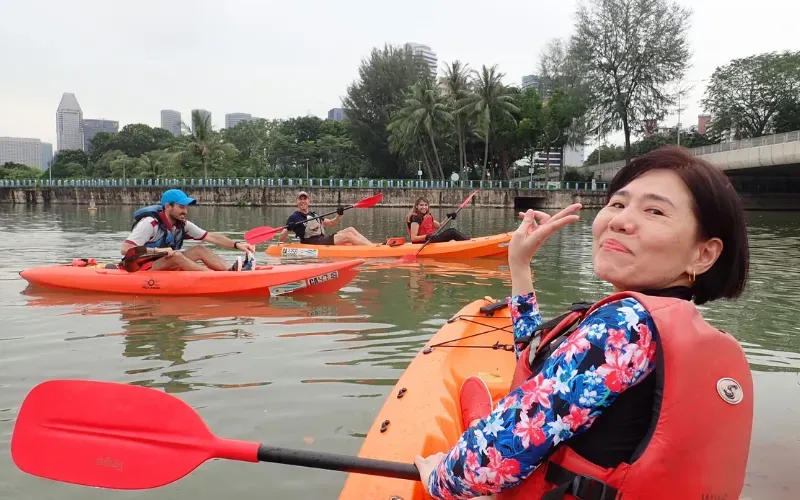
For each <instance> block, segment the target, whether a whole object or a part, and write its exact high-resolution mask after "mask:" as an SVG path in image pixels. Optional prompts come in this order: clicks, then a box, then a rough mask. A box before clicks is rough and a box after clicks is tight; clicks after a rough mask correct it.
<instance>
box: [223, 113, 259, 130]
mask: <svg viewBox="0 0 800 500" xmlns="http://www.w3.org/2000/svg"><path fill="white" fill-rule="evenodd" d="M252 120H253V117H252V116H250V113H228V114H226V115H225V128H232V127H235V126H236V125H237V124H238V123H239V122H249V121H252Z"/></svg>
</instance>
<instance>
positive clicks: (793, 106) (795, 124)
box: [775, 97, 800, 134]
mask: <svg viewBox="0 0 800 500" xmlns="http://www.w3.org/2000/svg"><path fill="white" fill-rule="evenodd" d="M793 130H800V97H796V98H795V99H786V100H785V101H783V102H782V103H781V104H780V106H778V110H777V113H776V115H775V133H776V134H782V133H784V132H792V131H793Z"/></svg>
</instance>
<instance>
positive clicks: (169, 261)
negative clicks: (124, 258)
mask: <svg viewBox="0 0 800 500" xmlns="http://www.w3.org/2000/svg"><path fill="white" fill-rule="evenodd" d="M195 204H197V200H195V199H194V198H190V197H188V196H187V195H186V193H184V192H183V191H181V190H180V189H170V190H168V191H165V192H164V194H163V195H162V196H161V205H160V206H159V205H153V206H149V207H145V208H142V209H139V210H137V211H136V212H135V213H134V219H135V220H136V222H135V223H134V226H133V228H132V229H131V234H130V235H129V236H128V238H127V239H126V240H125V242H124V243H123V244H122V247H121V248H120V252H121V253H122V255H125V254H126V253H127V252H128V250H130V249H131V248H134V247H141V246H144V247H147V253H151V254H152V253H165V254H166V255H165V256H164V257H161V258H160V259H158V260H156V261H153V262H148V263H145V264H144V265H142V267H141V270H142V271H145V270H147V269H153V270H154V271H155V270H158V271H212V270H213V271H242V270H250V269H252V267H253V264H254V261H255V258H254V257H253V255H254V254H255V251H256V249H255V247H254V246H253V245H250V244H249V243H246V242H244V241H233V240H231V239H230V238H228V237H227V236H225V235H222V234H219V233H209V232H208V231H204V230H203V229H201V228H200V227H198V226H197V224H194V223H193V222H191V221H188V220H186V212H187V207H188V206H189V205H195ZM185 239H192V240H198V241H207V242H209V243H213V244H215V245H219V246H221V247H225V248H234V249H236V250H241V251H244V252H246V255H247V262H246V263H245V264H244V265H243V263H242V257H236V262H234V264H233V265H232V266H228V264H227V263H226V262H225V261H224V260H223V259H222V257H220V256H219V255H217V254H215V253H214V252H212V251H211V250H209V249H208V248H206V247H204V246H202V245H197V246H194V247H192V248H189V249H188V250H186V251H184V252H176V250H180V249H181V247H182V246H183V241H184V240H185ZM197 261H202V262H203V263H204V264H205V266H201V265H200V264H198V263H197Z"/></svg>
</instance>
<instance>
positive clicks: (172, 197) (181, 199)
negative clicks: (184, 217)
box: [161, 189, 197, 206]
mask: <svg viewBox="0 0 800 500" xmlns="http://www.w3.org/2000/svg"><path fill="white" fill-rule="evenodd" d="M167 203H177V204H178V205H196V204H197V200H195V199H194V198H189V197H188V196H186V193H184V192H183V191H181V190H180V189H170V190H167V191H164V194H162V195H161V205H162V206H163V205H166V204H167Z"/></svg>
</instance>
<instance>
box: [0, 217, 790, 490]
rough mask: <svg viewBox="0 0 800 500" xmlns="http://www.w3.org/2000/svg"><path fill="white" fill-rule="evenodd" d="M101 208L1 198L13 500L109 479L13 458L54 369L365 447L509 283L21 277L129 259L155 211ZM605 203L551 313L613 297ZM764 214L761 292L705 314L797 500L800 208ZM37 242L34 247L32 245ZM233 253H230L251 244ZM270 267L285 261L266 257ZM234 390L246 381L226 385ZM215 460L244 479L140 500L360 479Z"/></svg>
mask: <svg viewBox="0 0 800 500" xmlns="http://www.w3.org/2000/svg"><path fill="white" fill-rule="evenodd" d="M85 208H86V207H85V206H84V207H78V208H76V207H69V206H54V207H48V208H44V207H25V206H20V205H16V206H9V205H0V251H2V252H3V255H5V258H4V261H3V264H2V266H0V306H2V307H3V319H4V328H3V329H2V330H0V346H1V347H0V363H2V366H3V371H0V389H2V390H0V496H4V495H2V492H3V491H14V492H17V493H18V492H21V491H30V492H31V495H33V496H37V497H41V498H65V499H69V500H73V499H75V500H77V499H85V498H95V497H93V496H91V495H92V494H94V491H93V490H87V489H77V488H76V489H65V488H63V486H62V485H50V484H49V483H48V485H43V482H33V481H29V480H28V478H26V477H24V476H23V475H21V474H19V473H18V471H17V470H16V469H15V468H14V466H13V464H11V463H10V461H9V459H8V450H7V446H8V440H9V436H10V433H11V429H12V425H13V421H14V419H15V417H16V411H17V410H18V407H19V403H20V401H21V400H22V398H23V397H24V394H25V393H26V392H27V391H28V390H30V388H31V387H32V385H33V384H34V383H36V382H37V381H40V380H43V379H47V378H59V377H69V378H75V377H79V378H94V379H102V380H117V381H121V382H126V383H132V384H139V385H146V386H149V387H157V388H159V389H161V390H164V391H167V392H172V393H179V394H180V397H182V398H185V399H186V400H187V402H190V403H191V404H192V405H193V406H195V407H196V408H201V409H202V411H203V414H204V418H206V420H207V422H208V423H209V426H210V427H212V428H213V429H215V431H217V432H218V433H219V434H220V435H233V436H236V437H240V438H248V439H253V440H261V441H262V442H273V443H275V444H276V445H278V446H289V447H298V446H299V447H303V446H307V445H308V443H307V441H304V439H305V437H306V436H309V435H313V436H314V438H315V442H314V448H315V449H318V450H320V451H333V452H339V453H350V454H355V453H357V451H358V447H359V446H360V444H361V442H362V441H361V440H362V438H363V435H364V433H365V432H366V431H367V429H369V427H370V425H371V424H372V419H373V418H374V415H375V413H376V411H377V409H378V407H379V406H380V404H381V402H382V400H383V398H385V397H386V395H387V394H388V393H389V390H390V388H391V387H392V386H393V384H394V383H395V382H396V381H397V378H398V377H399V376H400V374H402V371H403V370H404V369H405V367H406V366H407V365H408V363H409V362H410V361H411V359H412V358H413V357H414V356H416V355H417V353H418V352H419V349H420V348H422V347H423V346H424V345H425V343H426V342H427V341H428V340H429V339H430V337H431V336H432V335H433V334H434V333H435V332H436V331H437V330H438V328H439V327H440V326H441V325H442V324H443V323H444V321H446V319H447V318H449V317H450V316H452V315H453V313H454V312H456V311H457V310H458V309H460V308H461V307H462V306H463V305H465V304H467V303H469V302H471V301H473V300H475V299H476V298H479V297H484V296H489V297H492V298H494V299H500V298H503V297H505V296H506V295H507V294H508V293H509V291H510V290H509V287H510V282H509V273H508V265H507V262H506V260H505V259H475V260H470V261H463V260H460V261H447V260H445V259H420V260H419V261H418V262H415V263H410V264H402V263H399V262H398V260H397V259H373V260H369V261H367V263H365V264H364V265H363V266H362V271H361V273H360V274H359V275H358V276H357V277H356V278H355V279H354V280H353V281H352V282H351V283H350V284H349V285H348V286H347V287H344V288H343V289H342V290H340V291H339V293H336V294H331V295H319V296H316V295H315V296H303V297H291V296H284V297H275V298H267V297H264V298H263V299H258V298H227V297H215V298H213V299H206V298H202V297H174V298H170V297H148V298H140V297H133V296H122V295H117V296H104V295H102V294H80V293H72V292H66V293H65V292H53V291H48V290H43V289H36V288H33V287H31V286H28V287H27V288H26V283H25V282H24V281H23V280H21V279H20V278H19V276H18V275H17V272H18V271H19V270H20V269H22V268H24V267H30V266H31V265H33V263H36V264H37V265H39V264H41V265H44V264H48V263H53V262H68V261H71V260H72V258H74V257H95V258H108V259H110V260H116V259H118V253H119V245H120V243H121V241H122V240H123V239H124V238H125V236H126V235H127V233H128V231H129V230H130V225H131V222H132V221H131V215H132V213H133V210H135V209H136V208H138V207H133V206H128V207H110V206H100V207H99V210H98V211H97V213H96V214H91V213H90V212H88V211H87V210H86V209H85ZM289 212H290V208H288V207H279V208H269V207H260V208H253V209H251V208H244V209H239V208H233V207H196V208H195V207H193V209H192V211H191V212H190V215H191V217H190V218H191V219H193V220H195V221H197V222H198V223H199V224H200V225H201V226H202V227H204V228H206V229H208V230H212V231H221V232H223V233H225V234H228V235H229V236H232V237H241V235H242V234H243V232H244V231H246V230H247V229H250V228H252V227H256V226H259V225H264V224H268V225H272V226H276V225H280V224H282V223H283V222H284V221H285V220H286V216H287V215H288V213H289ZM405 213H406V210H404V209H383V208H376V209H370V210H364V211H349V212H347V214H346V216H345V220H344V221H343V224H344V225H353V226H355V227H356V228H358V229H359V231H361V232H362V233H363V234H365V235H367V236H368V237H369V238H371V239H373V240H374V241H382V240H383V239H385V238H386V237H387V236H397V235H402V232H403V229H404V228H403V224H402V217H403V216H404V215H405ZM595 213H596V212H593V211H584V212H583V213H582V214H581V221H580V222H579V223H576V224H573V225H570V226H568V227H567V228H565V229H564V231H562V232H560V233H558V234H556V235H554V236H553V237H552V238H551V239H550V240H549V241H548V242H547V244H546V245H545V246H544V247H543V248H542V249H541V251H540V252H539V253H538V254H537V256H536V257H535V259H534V266H533V269H534V280H535V286H536V290H537V295H538V297H539V302H540V304H541V307H542V314H543V316H544V317H545V318H546V319H547V318H551V317H553V316H555V315H558V314H560V313H561V312H563V311H564V309H565V308H566V307H567V306H568V305H569V304H571V303H572V302H576V301H580V300H589V301H592V300H597V299H599V298H601V297H602V296H603V295H605V294H607V293H609V292H610V291H611V289H610V286H609V285H608V284H606V283H603V282H601V281H599V280H597V279H596V278H595V277H594V275H593V272H592V265H591V230H590V226H591V222H592V219H593V217H594V215H595ZM439 218H441V216H439ZM747 218H748V224H749V231H750V237H751V248H752V269H751V276H752V278H751V281H750V284H749V286H748V289H747V290H746V292H745V295H744V297H742V298H741V299H740V300H738V301H731V302H726V301H720V302H715V303H712V304H708V305H706V306H703V307H700V309H701V313H702V315H703V317H705V318H706V319H707V320H708V321H710V322H711V323H713V324H714V325H716V326H718V327H719V328H722V329H724V330H726V331H728V332H730V333H731V334H732V335H734V336H735V337H736V338H737V339H738V340H739V341H740V342H741V343H742V345H743V346H744V349H745V351H746V353H747V357H748V360H749V361H750V363H751V367H752V369H753V371H754V372H755V373H754V375H755V377H756V420H755V428H754V434H753V451H752V454H751V459H750V462H749V466H748V490H747V491H746V495H745V496H749V497H750V498H753V499H755V498H759V499H760V498H766V499H769V498H780V496H771V495H770V492H771V490H770V488H773V489H774V490H775V491H783V492H785V491H787V490H786V488H787V487H789V486H791V485H795V484H797V480H796V479H795V476H794V475H792V473H791V471H790V470H789V469H788V467H789V465H788V464H792V463H793V462H792V460H791V458H793V457H797V452H798V449H800V448H798V446H800V444H798V440H797V439H796V433H795V432H794V431H793V429H795V428H796V425H795V423H796V422H795V421H796V420H797V418H796V417H797V414H798V411H800V406H799V405H798V403H797V398H792V397H791V395H793V394H797V391H798V387H800V386H799V385H798V373H799V372H800V343H798V341H797V335H798V333H800V323H798V319H800V313H798V309H797V306H796V305H795V304H796V302H797V301H798V300H800V265H798V264H800V217H798V214H796V213H793V214H782V213H775V212H770V213H754V212H751V213H748V214H747ZM453 225H455V226H457V227H458V228H459V229H460V230H462V231H464V232H466V233H469V234H472V235H476V236H482V235H487V234H494V233H498V232H501V231H507V230H513V229H514V228H515V227H516V225H517V219H516V218H515V217H514V213H513V211H511V210H485V209H480V210H474V209H471V208H468V209H465V210H463V211H462V212H461V213H459V217H458V220H457V221H456V222H455V223H454V224H453ZM22 241H24V242H25V251H24V252H20V251H19V247H20V242H22ZM259 249H260V250H263V246H261V247H259ZM87 253H91V255H86V254H87ZM219 253H220V254H221V255H223V256H224V257H225V258H226V259H231V258H232V257H233V256H235V255H236V253H235V252H233V251H230V250H224V249H220V250H219ZM258 260H259V263H263V262H268V261H269V262H273V263H279V262H285V261H284V260H281V259H279V258H276V259H274V260H273V259H267V257H266V256H265V255H264V254H263V253H261V254H260V255H259V258H258ZM786 372H794V373H786ZM230 388H236V389H237V390H235V391H234V390H224V391H220V390H217V389H230ZM787 395H790V396H789V397H787ZM776 450H777V451H776ZM209 467H219V468H220V469H219V470H220V471H222V472H223V473H224V477H226V478H227V479H229V481H219V480H218V477H219V474H218V473H214V472H207V471H202V472H199V473H198V474H193V475H191V477H188V478H186V479H184V480H182V481H181V483H180V485H179V486H176V488H175V489H164V490H154V491H148V492H141V493H135V495H138V496H136V498H147V499H150V500H152V499H156V498H158V499H161V498H164V499H166V498H176V499H186V498H206V497H208V498H216V497H217V496H223V495H226V494H228V493H229V484H231V483H232V484H235V485H236V487H237V488H238V489H239V490H240V491H241V492H242V494H243V495H252V493H253V492H255V491H260V490H261V489H263V483H264V481H265V479H264V477H265V476H269V474H274V477H271V478H270V479H267V481H268V483H269V484H270V488H271V492H272V494H273V496H274V497H275V498H287V499H292V498H329V497H332V496H335V492H336V491H338V490H337V487H338V486H340V485H341V481H343V480H344V479H343V478H344V475H343V474H326V473H323V472H320V471H312V472H310V471H308V470H306V469H300V468H297V467H294V468H293V467H280V468H276V469H265V471H264V473H263V474H258V475H256V476H253V475H252V472H251V471H249V470H248V469H241V468H240V467H233V466H231V467H230V468H227V467H226V466H225V465H216V464H210V465H209ZM5 485H10V486H8V487H7V488H10V489H8V490H4V488H6V486H5ZM51 487H52V490H53V492H52V494H51V492H50V491H47V490H48V488H51ZM182 488H186V489H182ZM17 496H19V495H14V494H9V495H5V497H8V498H16V497H17ZM97 498H100V496H97Z"/></svg>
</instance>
